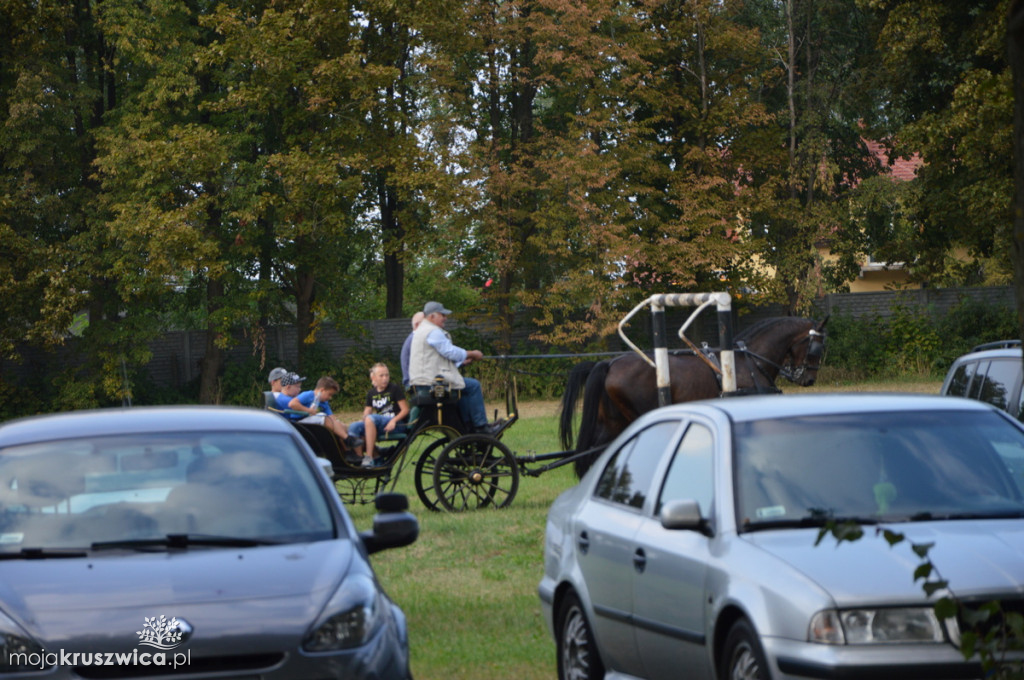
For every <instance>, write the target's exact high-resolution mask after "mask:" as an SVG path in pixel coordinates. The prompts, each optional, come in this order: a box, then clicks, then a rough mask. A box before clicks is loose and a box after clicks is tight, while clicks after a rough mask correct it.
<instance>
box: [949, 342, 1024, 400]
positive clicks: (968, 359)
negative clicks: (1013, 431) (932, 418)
mask: <svg viewBox="0 0 1024 680" xmlns="http://www.w3.org/2000/svg"><path fill="white" fill-rule="evenodd" d="M1022 374H1024V361H1022V360H1021V344H1020V340H1003V341H999V342H990V343H986V344H984V345H978V346H977V347H975V348H974V349H972V350H971V351H970V352H969V353H967V354H965V355H963V356H962V357H959V358H957V360H956V361H954V362H953V365H952V366H950V367H949V371H947V372H946V379H945V380H944V381H943V382H942V390H941V391H942V394H947V395H950V396H954V397H967V398H969V399H977V400H979V401H984V402H987V403H989V404H992V405H993V406H996V407H998V408H1001V409H1003V410H1004V411H1006V412H1007V413H1009V414H1011V415H1013V416H1014V417H1015V418H1017V419H1020V420H1024V401H1022V400H1021V387H1022V386H1024V379H1022Z"/></svg>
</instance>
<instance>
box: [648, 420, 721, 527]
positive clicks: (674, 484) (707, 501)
mask: <svg viewBox="0 0 1024 680" xmlns="http://www.w3.org/2000/svg"><path fill="white" fill-rule="evenodd" d="M713 453H714V440H713V439H712V436H711V430H709V429H708V428H707V427H705V426H703V425H700V424H697V423H694V424H692V425H690V426H689V427H688V428H687V429H686V434H684V435H683V438H682V440H681V441H680V442H679V446H678V447H677V448H676V453H675V455H674V456H673V457H672V463H671V465H670V467H669V469H668V473H667V474H666V475H665V483H664V484H663V485H662V487H661V495H660V496H659V497H658V505H657V508H655V514H657V513H658V512H660V511H661V506H662V505H664V504H665V503H667V502H668V501H674V500H695V501H697V502H698V503H700V510H701V514H702V515H703V516H705V517H707V516H708V514H709V511H710V510H711V501H712V500H713V498H714V496H713V484H712V481H713V480H712V467H711V462H712V456H713Z"/></svg>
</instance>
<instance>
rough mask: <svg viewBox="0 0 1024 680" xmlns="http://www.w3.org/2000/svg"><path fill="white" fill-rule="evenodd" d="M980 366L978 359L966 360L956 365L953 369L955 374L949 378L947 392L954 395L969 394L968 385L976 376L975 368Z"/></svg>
mask: <svg viewBox="0 0 1024 680" xmlns="http://www.w3.org/2000/svg"><path fill="white" fill-rule="evenodd" d="M977 367H978V363H977V362H976V361H965V362H964V363H962V364H960V365H959V366H957V367H956V369H954V371H953V376H952V377H951V378H950V379H949V385H948V386H947V387H946V394H949V395H952V396H954V397H963V396H966V395H967V386H968V385H969V384H970V382H971V378H972V377H973V376H974V370H975V369H976V368H977Z"/></svg>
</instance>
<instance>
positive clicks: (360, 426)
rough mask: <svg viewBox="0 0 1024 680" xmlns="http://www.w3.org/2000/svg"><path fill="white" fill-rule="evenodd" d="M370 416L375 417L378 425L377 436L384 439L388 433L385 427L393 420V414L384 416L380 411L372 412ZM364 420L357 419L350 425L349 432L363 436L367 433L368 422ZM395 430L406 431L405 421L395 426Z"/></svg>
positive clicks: (374, 421)
mask: <svg viewBox="0 0 1024 680" xmlns="http://www.w3.org/2000/svg"><path fill="white" fill-rule="evenodd" d="M370 417H371V418H373V424H374V425H376V426H377V438H378V439H383V438H384V436H385V435H386V434H387V433H386V432H384V428H385V427H387V425H388V423H389V422H391V416H382V415H381V414H379V413H371V414H370ZM365 420H366V419H365V418H364V419H363V420H357V421H356V422H354V423H352V424H351V425H349V426H348V433H349V434H350V435H352V436H353V437H362V436H363V435H364V434H366V422H365ZM394 431H395V432H405V421H404V420H403V421H402V422H401V424H399V425H396V426H395V430H394Z"/></svg>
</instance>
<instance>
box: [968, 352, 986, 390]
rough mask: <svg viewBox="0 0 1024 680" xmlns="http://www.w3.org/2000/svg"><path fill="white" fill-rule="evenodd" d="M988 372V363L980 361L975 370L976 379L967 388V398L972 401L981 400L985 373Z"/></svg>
mask: <svg viewBox="0 0 1024 680" xmlns="http://www.w3.org/2000/svg"><path fill="white" fill-rule="evenodd" d="M986 372H988V362H987V361H980V362H978V365H977V366H976V367H975V369H974V379H973V380H971V384H970V386H969V387H968V388H967V389H968V392H967V396H968V397H970V398H971V399H981V390H982V386H983V385H984V384H985V373H986Z"/></svg>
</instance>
